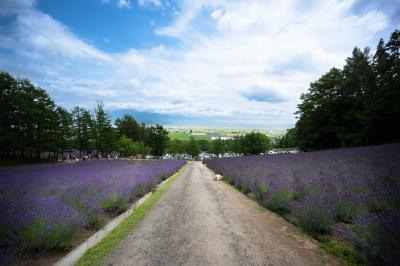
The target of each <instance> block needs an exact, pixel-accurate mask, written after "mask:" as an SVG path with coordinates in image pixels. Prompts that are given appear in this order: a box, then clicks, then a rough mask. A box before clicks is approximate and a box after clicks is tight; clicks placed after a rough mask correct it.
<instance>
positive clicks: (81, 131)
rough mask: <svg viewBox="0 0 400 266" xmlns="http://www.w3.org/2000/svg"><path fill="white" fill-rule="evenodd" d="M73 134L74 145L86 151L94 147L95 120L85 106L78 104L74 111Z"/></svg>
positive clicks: (80, 150) (80, 151) (72, 113)
mask: <svg viewBox="0 0 400 266" xmlns="http://www.w3.org/2000/svg"><path fill="white" fill-rule="evenodd" d="M71 115H72V132H73V133H72V134H73V140H74V147H77V148H78V149H79V153H80V154H82V151H85V153H86V152H87V151H88V150H89V149H91V148H93V147H94V139H95V137H96V135H95V121H94V120H93V117H92V115H91V114H90V113H89V111H87V110H86V109H85V108H83V107H79V106H76V107H75V108H74V109H73V110H72V112H71Z"/></svg>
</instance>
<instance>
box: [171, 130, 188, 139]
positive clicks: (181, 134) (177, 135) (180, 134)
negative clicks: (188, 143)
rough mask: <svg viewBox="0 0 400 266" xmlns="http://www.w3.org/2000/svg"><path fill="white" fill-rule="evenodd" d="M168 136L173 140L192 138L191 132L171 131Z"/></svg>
mask: <svg viewBox="0 0 400 266" xmlns="http://www.w3.org/2000/svg"><path fill="white" fill-rule="evenodd" d="M168 137H169V138H170V139H172V140H174V139H176V140H190V133H187V132H169V133H168Z"/></svg>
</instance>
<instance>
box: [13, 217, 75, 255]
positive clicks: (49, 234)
mask: <svg viewBox="0 0 400 266" xmlns="http://www.w3.org/2000/svg"><path fill="white" fill-rule="evenodd" d="M76 231H77V227H76V226H74V225H51V224H50V223H48V222H47V221H46V220H44V219H40V218H37V219H35V221H34V222H33V223H32V224H31V225H29V226H25V227H24V228H23V229H22V230H21V231H20V232H19V234H18V235H17V243H16V245H17V246H19V247H20V248H21V249H23V250H31V251H33V250H54V249H57V248H67V247H69V246H71V242H72V240H73V237H74V235H75V233H76Z"/></svg>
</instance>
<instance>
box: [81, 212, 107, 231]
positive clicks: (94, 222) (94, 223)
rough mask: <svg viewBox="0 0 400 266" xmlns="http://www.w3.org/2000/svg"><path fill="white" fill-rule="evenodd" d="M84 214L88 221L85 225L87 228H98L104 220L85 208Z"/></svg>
mask: <svg viewBox="0 0 400 266" xmlns="http://www.w3.org/2000/svg"><path fill="white" fill-rule="evenodd" d="M85 216H86V218H87V221H88V226H87V227H88V228H94V229H96V230H98V229H100V228H101V227H102V226H103V223H104V222H103V221H102V219H101V218H100V216H99V215H98V214H97V213H96V212H94V211H91V210H87V211H86V212H85Z"/></svg>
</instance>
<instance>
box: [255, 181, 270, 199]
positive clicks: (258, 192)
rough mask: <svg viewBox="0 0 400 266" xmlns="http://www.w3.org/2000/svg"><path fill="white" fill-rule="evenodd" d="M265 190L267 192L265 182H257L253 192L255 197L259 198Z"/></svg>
mask: <svg viewBox="0 0 400 266" xmlns="http://www.w3.org/2000/svg"><path fill="white" fill-rule="evenodd" d="M266 192H268V186H267V185H266V184H258V185H257V187H256V193H255V197H256V199H257V200H261V197H262V195H263V194H264V193H266Z"/></svg>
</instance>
